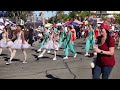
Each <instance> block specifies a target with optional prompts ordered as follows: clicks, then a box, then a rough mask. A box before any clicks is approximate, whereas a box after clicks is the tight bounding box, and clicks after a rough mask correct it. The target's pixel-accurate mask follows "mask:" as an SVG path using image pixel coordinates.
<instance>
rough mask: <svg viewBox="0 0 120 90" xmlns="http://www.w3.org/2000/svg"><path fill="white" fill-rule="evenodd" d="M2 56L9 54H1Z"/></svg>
mask: <svg viewBox="0 0 120 90" xmlns="http://www.w3.org/2000/svg"><path fill="white" fill-rule="evenodd" d="M0 56H8V55H7V54H1V55H0Z"/></svg>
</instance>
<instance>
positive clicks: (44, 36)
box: [38, 28, 49, 52]
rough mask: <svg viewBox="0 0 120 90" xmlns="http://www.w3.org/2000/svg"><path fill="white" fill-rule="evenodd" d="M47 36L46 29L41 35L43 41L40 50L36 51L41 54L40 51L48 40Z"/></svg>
mask: <svg viewBox="0 0 120 90" xmlns="http://www.w3.org/2000/svg"><path fill="white" fill-rule="evenodd" d="M48 35H49V31H48V29H47V28H46V29H45V32H44V35H43V41H42V42H41V44H40V49H38V52H41V51H42V50H41V49H43V48H44V43H45V42H47V41H48V40H49V38H48Z"/></svg>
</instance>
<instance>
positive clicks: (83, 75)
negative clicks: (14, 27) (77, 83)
mask: <svg viewBox="0 0 120 90" xmlns="http://www.w3.org/2000/svg"><path fill="white" fill-rule="evenodd" d="M84 47H85V40H83V39H79V40H76V42H75V49H76V50H77V52H78V55H77V57H76V58H75V59H74V58H73V55H72V53H69V54H70V55H69V59H68V60H63V57H64V56H63V55H64V54H63V49H60V50H59V51H58V52H57V60H56V61H53V60H52V59H53V57H54V54H53V53H54V52H53V51H51V53H50V54H45V55H44V57H43V58H39V60H37V58H36V57H37V56H38V55H39V54H40V53H36V51H37V49H38V48H39V43H38V42H35V43H34V48H33V49H28V50H26V52H27V54H28V58H27V60H28V63H27V64H23V63H22V62H21V61H23V58H24V56H23V53H22V51H17V53H16V56H15V57H14V59H13V63H12V64H11V65H6V64H5V63H6V61H5V60H7V59H8V58H9V57H10V52H9V50H8V49H4V50H3V52H2V53H3V55H1V56H0V79H92V70H91V67H90V63H91V62H92V60H93V58H95V57H85V56H84V54H85V52H84ZM90 52H92V50H91V51H90ZM119 55H120V50H117V49H116V50H115V59H116V65H115V67H114V68H113V71H112V73H111V75H110V79H120V56H119Z"/></svg>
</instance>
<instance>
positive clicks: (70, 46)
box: [64, 32, 76, 56]
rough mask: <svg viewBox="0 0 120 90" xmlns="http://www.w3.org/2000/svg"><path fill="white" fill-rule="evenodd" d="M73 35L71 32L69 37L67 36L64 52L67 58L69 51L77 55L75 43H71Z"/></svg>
mask: <svg viewBox="0 0 120 90" xmlns="http://www.w3.org/2000/svg"><path fill="white" fill-rule="evenodd" d="M71 34H72V32H69V33H68V34H67V35H66V43H65V44H66V45H65V52H64V55H65V56H68V54H69V49H70V51H71V52H72V54H74V55H75V54H76V51H75V49H74V44H73V41H71Z"/></svg>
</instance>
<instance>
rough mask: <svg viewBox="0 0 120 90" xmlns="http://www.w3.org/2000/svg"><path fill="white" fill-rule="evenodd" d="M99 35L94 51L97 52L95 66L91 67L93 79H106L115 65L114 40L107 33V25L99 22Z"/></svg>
mask: <svg viewBox="0 0 120 90" xmlns="http://www.w3.org/2000/svg"><path fill="white" fill-rule="evenodd" d="M100 28H101V29H100V30H99V32H100V35H101V36H99V37H98V42H97V45H98V47H94V51H95V52H97V58H96V61H95V67H94V68H93V79H100V76H101V74H102V79H108V77H109V75H110V73H111V71H112V68H113V67H114V65H115V58H114V48H115V41H114V39H113V37H111V36H110V34H109V25H105V24H101V26H100Z"/></svg>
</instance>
